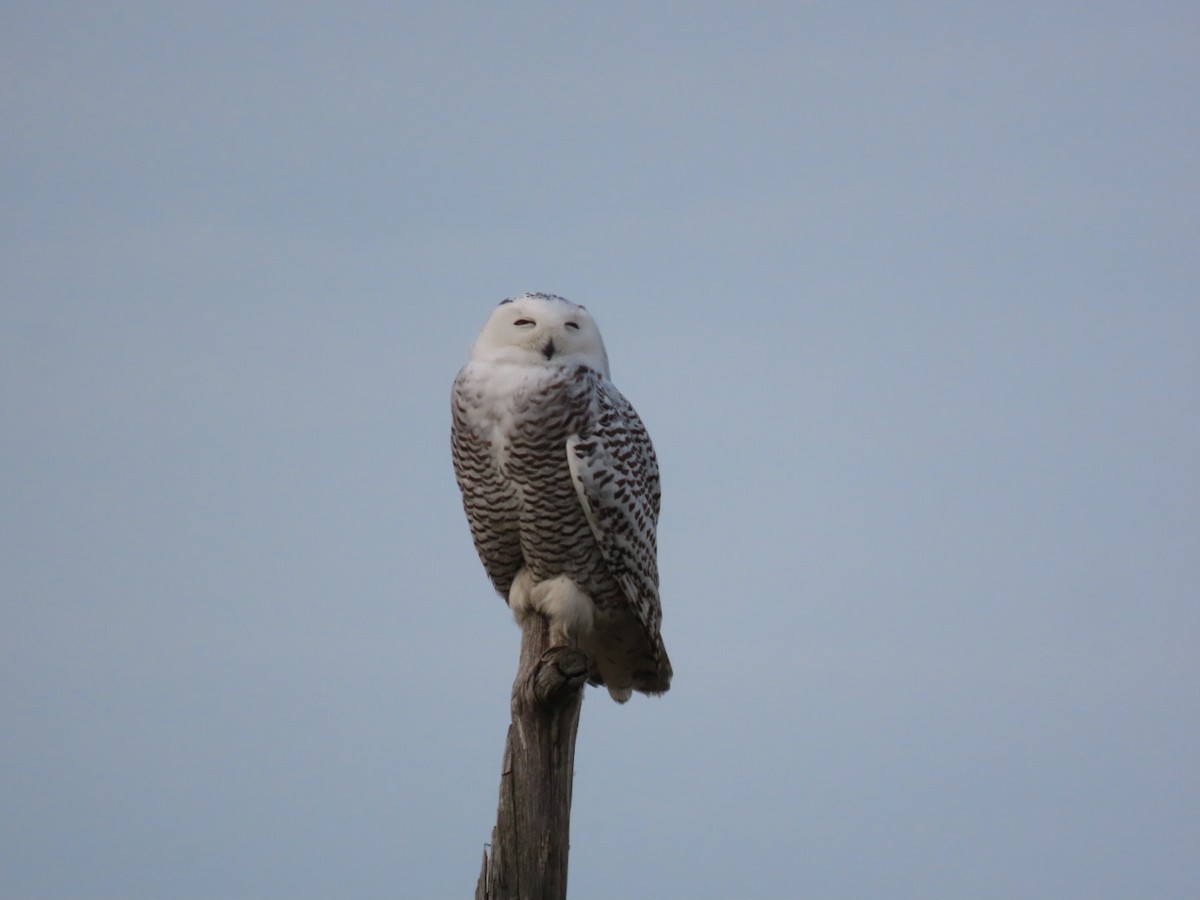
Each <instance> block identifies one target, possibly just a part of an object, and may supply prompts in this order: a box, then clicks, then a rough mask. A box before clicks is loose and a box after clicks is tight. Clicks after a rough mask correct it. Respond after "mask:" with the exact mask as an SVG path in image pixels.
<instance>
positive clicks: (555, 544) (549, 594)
mask: <svg viewBox="0 0 1200 900" xmlns="http://www.w3.org/2000/svg"><path fill="white" fill-rule="evenodd" d="M452 410H453V421H452V426H451V447H452V450H453V456H454V471H455V475H456V477H457V480H458V485H459V488H460V489H461V491H462V496H463V507H464V509H465V510H466V513H467V521H468V522H469V523H470V526H471V536H472V538H473V539H474V541H475V548H476V550H477V551H478V552H479V558H480V560H481V561H482V562H483V566H484V569H485V570H486V571H487V574H488V577H489V578H490V579H491V581H492V584H493V585H494V586H495V588H496V590H497V592H499V594H500V595H501V596H502V597H504V598H506V599H507V601H508V604H509V606H510V607H511V608H512V610H513V614H514V615H515V616H516V617H517V619H518V620H521V619H522V618H523V617H524V616H526V615H529V614H530V613H534V612H536V613H540V614H542V615H545V616H546V617H547V618H548V619H549V620H550V624H551V638H552V642H555V643H567V642H571V643H574V644H575V645H577V646H578V647H579V648H580V649H581V650H583V651H584V652H585V653H587V654H588V656H589V658H590V659H591V665H592V668H591V673H590V674H591V681H592V683H594V684H602V685H605V686H606V687H607V688H608V690H609V693H610V694H611V695H612V697H613V699H615V700H617V701H618V702H624V701H625V700H627V699H628V698H629V696H630V692H631V691H634V690H636V691H641V692H643V693H647V694H660V693H663V692H665V691H666V690H667V689H668V688H669V686H670V682H671V663H670V661H669V660H668V658H667V652H666V649H665V647H664V646H663V643H662V637H661V634H660V623H661V618H662V613H661V609H660V606H659V598H658V564H657V550H656V537H655V529H656V527H657V523H658V511H659V477H658V463H657V461H656V460H655V456H654V448H653V446H652V445H651V443H650V437H649V435H648V434H647V433H646V429H645V426H644V425H643V424H642V420H641V419H640V418H639V417H638V414H637V412H636V411H635V410H634V408H633V406H632V405H631V404H630V403H629V401H628V400H626V399H625V398H624V397H623V396H622V395H621V393H620V392H619V391H618V390H617V389H616V387H615V386H614V385H613V384H612V382H611V381H610V380H609V373H608V358H607V356H606V354H605V352H604V344H603V342H602V340H601V338H600V332H599V330H598V329H597V328H596V325H595V323H594V322H593V321H592V318H591V316H590V315H589V314H588V313H587V311H586V310H585V309H584V308H583V307H582V306H579V305H577V304H574V303H571V302H570V301H568V300H565V299H563V298H562V297H556V296H553V295H550V294H526V295H524V296H522V297H517V298H513V299H509V300H505V301H503V302H502V303H501V304H500V305H499V306H498V307H497V308H496V309H495V310H494V311H493V313H492V315H491V317H490V318H489V319H488V322H487V324H486V325H485V326H484V329H483V332H482V333H481V334H480V336H479V339H478V340H477V341H476V342H475V346H474V347H473V348H472V352H471V361H470V362H468V363H467V365H466V366H464V367H463V369H462V370H461V371H460V372H459V373H458V377H457V378H456V379H455V381H454V391H453V397H452Z"/></svg>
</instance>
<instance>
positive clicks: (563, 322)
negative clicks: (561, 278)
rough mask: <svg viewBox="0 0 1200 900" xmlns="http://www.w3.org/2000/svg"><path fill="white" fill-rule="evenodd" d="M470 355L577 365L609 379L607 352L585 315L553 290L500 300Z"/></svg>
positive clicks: (515, 362) (491, 359)
mask: <svg viewBox="0 0 1200 900" xmlns="http://www.w3.org/2000/svg"><path fill="white" fill-rule="evenodd" d="M471 359H472V360H475V361H476V362H492V363H509V364H511V365H523V366H560V365H563V366H565V365H577V364H582V365H585V366H589V367H591V368H593V369H595V370H596V371H598V372H600V373H601V374H602V375H604V377H605V378H608V377H609V372H608V354H607V353H605V352H604V341H603V340H601V338H600V329H599V328H597V327H596V323H595V322H594V321H593V320H592V317H591V314H589V313H588V311H587V310H586V309H584V308H583V307H582V306H580V305H579V304H578V303H572V302H571V301H570V300H567V299H566V298H564V297H558V296H555V295H554V294H524V295H523V296H520V297H510V298H508V299H507V300H501V301H500V305H499V306H497V307H496V308H495V309H494V310H492V314H491V316H490V317H489V318H488V320H487V324H486V325H484V326H483V331H482V332H480V335H479V338H478V339H477V340H476V341H475V346H474V347H473V348H472V349H471Z"/></svg>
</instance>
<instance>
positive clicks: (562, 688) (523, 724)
mask: <svg viewBox="0 0 1200 900" xmlns="http://www.w3.org/2000/svg"><path fill="white" fill-rule="evenodd" d="M587 672H588V664H587V657H586V656H585V655H584V654H583V653H581V652H580V651H579V650H576V649H575V648H574V647H561V646H560V647H551V646H550V634H549V627H548V625H547V622H546V620H545V619H544V618H543V617H542V616H540V615H536V614H531V615H529V616H527V617H526V619H525V621H524V623H523V624H522V626H521V659H520V663H519V664H518V666H517V677H516V679H515V680H514V681H513V689H512V723H511V724H510V725H509V726H508V738H507V740H506V741H505V744H504V764H503V766H502V767H501V772H500V802H499V805H498V807H497V810H496V827H495V828H494V829H493V830H492V843H491V849H490V852H489V851H488V849H486V848H485V849H484V854H483V868H482V870H481V871H480V873H479V881H478V883H477V884H476V887H475V900H565V898H566V896H567V854H568V852H569V850H570V826H571V781H572V779H573V777H574V774H575V734H576V731H577V730H578V728H579V709H580V706H581V705H582V703H583V686H584V684H585V683H586V682H587Z"/></svg>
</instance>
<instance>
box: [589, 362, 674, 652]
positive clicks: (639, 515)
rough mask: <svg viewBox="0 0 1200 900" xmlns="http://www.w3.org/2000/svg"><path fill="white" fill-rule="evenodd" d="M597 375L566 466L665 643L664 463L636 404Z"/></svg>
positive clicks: (621, 574)
mask: <svg viewBox="0 0 1200 900" xmlns="http://www.w3.org/2000/svg"><path fill="white" fill-rule="evenodd" d="M585 372H586V373H587V375H588V377H590V378H592V380H593V383H594V388H593V405H592V410H593V416H592V418H591V422H590V427H589V428H586V429H584V430H583V432H582V433H580V434H574V435H571V436H570V437H569V438H568V439H567V464H568V466H569V467H570V470H571V479H572V480H573V481H574V483H575V493H576V494H577V495H578V496H579V502H580V503H581V504H583V510H584V513H585V515H586V516H587V520H588V524H589V525H591V528H592V533H593V534H594V535H595V537H596V541H597V542H598V543H599V545H600V551H601V553H602V554H603V555H604V559H605V561H606V562H607V564H608V568H609V571H610V572H611V573H612V575H613V577H614V578H615V579H616V581H617V583H618V584H620V585H621V588H622V590H623V592H624V594H625V596H626V597H627V598H628V599H629V603H630V607H631V608H632V609H633V611H634V612H635V613H636V615H637V617H638V619H639V620H640V621H641V623H642V626H643V627H644V628H645V629H646V632H647V636H648V638H649V639H650V643H651V645H654V644H657V643H658V632H659V625H660V623H661V620H662V611H661V608H660V606H659V599H658V559H657V545H658V542H657V538H656V535H655V529H656V528H657V526H658V510H659V503H660V496H661V491H660V486H659V476H658V461H657V459H656V458H655V456H654V447H653V446H652V445H651V443H650V435H649V434H647V433H646V427H645V425H643V424H642V420H641V418H640V417H639V416H638V414H637V411H636V410H634V408H633V406H632V404H630V402H629V401H628V400H626V399H625V398H624V397H623V396H622V395H621V392H620V391H618V390H617V389H616V387H614V386H613V384H612V383H611V382H609V381H608V380H607V379H605V378H604V377H603V376H601V375H599V374H598V373H596V372H594V371H592V370H590V369H588V370H585Z"/></svg>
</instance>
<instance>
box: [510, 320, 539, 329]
mask: <svg viewBox="0 0 1200 900" xmlns="http://www.w3.org/2000/svg"><path fill="white" fill-rule="evenodd" d="M513 324H514V325H516V326H518V327H520V328H524V327H525V326H526V325H535V324H537V323H535V322H534V321H533V319H517V321H515V322H513Z"/></svg>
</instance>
